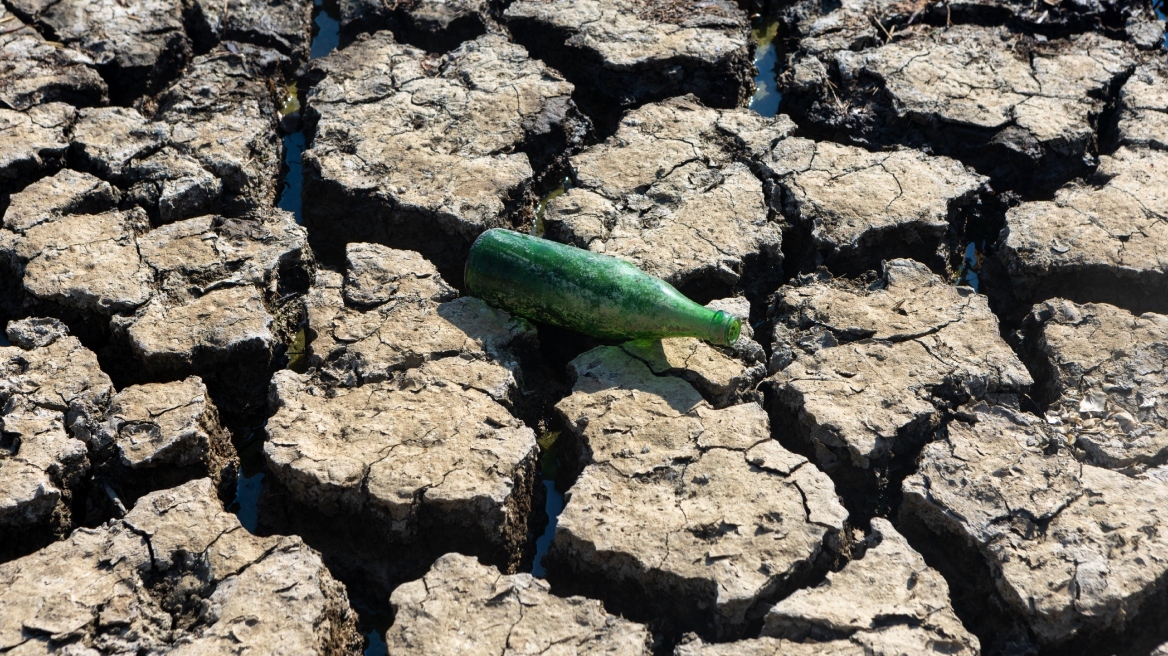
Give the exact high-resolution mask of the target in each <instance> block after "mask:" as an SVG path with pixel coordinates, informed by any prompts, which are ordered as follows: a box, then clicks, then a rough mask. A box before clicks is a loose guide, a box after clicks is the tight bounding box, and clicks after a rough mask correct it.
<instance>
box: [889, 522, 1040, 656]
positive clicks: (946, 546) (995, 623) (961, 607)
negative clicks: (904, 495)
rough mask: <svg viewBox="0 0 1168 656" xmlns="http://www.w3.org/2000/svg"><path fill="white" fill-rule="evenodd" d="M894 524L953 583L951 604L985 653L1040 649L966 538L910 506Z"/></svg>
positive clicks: (997, 655) (1002, 655)
mask: <svg viewBox="0 0 1168 656" xmlns="http://www.w3.org/2000/svg"><path fill="white" fill-rule="evenodd" d="M898 515H899V516H897V517H894V524H895V526H896V529H897V530H898V531H899V532H900V534H901V535H903V536H904V537H905V539H906V540H908V542H909V544H910V545H911V546H912V548H913V549H915V550H917V552H919V553H920V554H921V556H923V557H924V559H925V563H926V564H927V565H928V566H929V567H931V568H933V569H935V570H937V571H938V572H939V573H940V574H941V576H942V577H944V578H945V581H946V582H947V583H948V584H949V599H950V601H951V602H952V604H953V610H954V611H955V612H956V613H957V617H958V618H959V619H960V620H961V623H962V624H964V625H965V628H966V629H967V630H969V631H970V632H972V633H973V634H974V635H976V636H977V637H978V640H979V641H980V642H981V649H982V654H984V655H985V656H1015V655H1017V656H1022V655H1026V654H1035V653H1037V647H1036V645H1037V641H1036V639H1035V637H1034V635H1033V634H1032V633H1031V631H1030V629H1029V628H1028V627H1027V626H1026V625H1025V623H1024V622H1023V621H1022V620H1021V618H1020V617H1019V615H1018V613H1017V612H1015V611H1013V610H1012V609H1010V608H1009V607H1008V606H1007V605H1006V602H1005V601H1003V600H1002V598H1001V595H999V594H998V590H997V587H996V576H995V574H994V573H993V572H992V571H990V568H989V566H988V565H987V564H986V561H985V559H984V558H982V555H981V554H980V553H979V552H978V551H977V549H976V548H975V547H974V546H973V545H971V544H968V543H967V542H966V540H964V539H963V538H961V537H959V536H956V535H953V534H952V533H950V532H948V531H947V530H945V529H941V528H934V527H930V526H928V525H926V524H925V523H924V522H923V521H921V520H920V519H919V518H917V517H916V516H915V515H914V514H912V513H911V512H900V513H899V514H898Z"/></svg>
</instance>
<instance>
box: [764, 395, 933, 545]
mask: <svg viewBox="0 0 1168 656" xmlns="http://www.w3.org/2000/svg"><path fill="white" fill-rule="evenodd" d="M760 389H761V391H762V393H763V397H764V404H763V405H764V407H765V408H767V413H768V414H769V415H770V421H771V434H772V436H773V437H774V438H775V439H776V440H777V441H778V442H779V443H780V444H781V445H782V446H783V448H785V449H787V450H788V451H791V452H793V453H798V454H799V455H802V456H804V457H806V458H807V459H808V460H810V461H811V462H813V463H816V466H817V467H818V468H819V469H821V470H823V472H824V473H826V474H827V475H828V476H829V477H830V478H831V480H832V482H833V483H835V487H836V494H837V495H838V496H839V497H840V500H841V501H842V502H843V505H844V508H846V509H847V511H848V524H849V525H851V526H855V527H859V528H862V529H863V530H865V531H867V530H869V524H870V522H871V520H872V518H873V517H883V518H885V519H889V520H895V518H896V516H897V513H898V512H899V510H900V505H901V500H902V498H903V492H902V489H901V484H902V483H903V482H904V479H906V478H908V477H909V476H911V475H912V474H914V473H916V469H917V459H918V457H919V456H920V453H921V450H922V449H923V448H924V447H925V445H926V444H928V443H930V442H933V441H936V440H938V439H942V438H943V437H944V434H945V433H944V431H945V426H946V425H947V423H948V421H949V420H950V418H951V411H950V410H948V409H938V411H937V412H936V413H934V414H932V415H929V416H926V417H924V418H922V419H920V420H918V421H916V422H913V423H911V424H909V425H907V426H905V427H903V428H901V429H900V430H899V431H898V432H897V440H896V447H895V448H892V447H889V451H888V453H887V454H886V455H885V456H884V457H881V458H879V459H873V460H872V461H871V462H870V463H869V466H868V468H867V469H861V468H859V467H857V466H856V465H854V464H853V463H852V462H851V459H850V454H849V453H848V451H847V449H846V448H843V447H840V448H834V447H827V446H825V445H823V444H822V443H816V442H814V441H813V440H812V438H811V436H810V434H809V432H808V430H807V428H806V426H805V425H804V424H803V423H802V422H801V421H800V420H799V416H798V414H797V413H792V412H788V411H786V410H785V409H783V404H782V403H779V402H778V401H777V400H776V399H775V394H776V392H775V391H774V390H773V388H771V387H770V386H768V385H762V386H761V387H760Z"/></svg>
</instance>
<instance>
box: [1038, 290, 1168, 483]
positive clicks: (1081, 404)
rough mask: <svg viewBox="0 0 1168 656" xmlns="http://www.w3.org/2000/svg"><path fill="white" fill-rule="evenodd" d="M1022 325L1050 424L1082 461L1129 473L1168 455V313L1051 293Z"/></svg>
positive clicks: (1158, 461) (1039, 392)
mask: <svg viewBox="0 0 1168 656" xmlns="http://www.w3.org/2000/svg"><path fill="white" fill-rule="evenodd" d="M1024 330H1025V331H1026V333H1027V339H1026V342H1027V343H1026V344H1025V349H1026V352H1027V353H1026V355H1027V358H1028V360H1029V361H1030V367H1031V369H1032V370H1033V371H1035V372H1039V376H1040V377H1041V378H1040V387H1039V389H1038V390H1036V391H1037V392H1038V394H1036V396H1037V397H1038V398H1039V399H1041V400H1042V401H1043V402H1044V403H1046V404H1047V410H1046V420H1047V423H1049V424H1051V426H1052V427H1053V428H1052V430H1053V431H1055V432H1057V433H1059V434H1062V435H1065V436H1067V439H1068V440H1069V441H1072V443H1073V446H1074V448H1075V449H1076V450H1078V451H1079V452H1080V453H1081V456H1080V459H1081V460H1083V461H1084V462H1089V463H1091V464H1093V465H1096V466H1099V467H1105V468H1107V469H1118V470H1123V471H1126V472H1129V473H1138V472H1140V471H1143V470H1146V469H1147V468H1149V467H1155V466H1158V465H1162V464H1164V462H1165V461H1166V460H1168V368H1166V363H1168V316H1165V315H1161V314H1152V313H1150V312H1149V313H1147V314H1143V315H1140V316H1134V315H1132V314H1131V313H1129V312H1127V311H1125V310H1122V309H1120V308H1117V307H1114V306H1110V305H1104V304H1086V305H1076V304H1075V303H1071V302H1070V301H1066V300H1063V299H1053V300H1050V301H1046V302H1045V303H1042V304H1040V305H1037V306H1035V307H1034V310H1033V311H1032V312H1031V314H1030V316H1029V317H1027V320H1026V325H1025V328H1024Z"/></svg>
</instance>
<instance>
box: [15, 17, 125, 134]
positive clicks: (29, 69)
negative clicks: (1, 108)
mask: <svg viewBox="0 0 1168 656" xmlns="http://www.w3.org/2000/svg"><path fill="white" fill-rule="evenodd" d="M0 25H3V28H0V30H2V33H0V103H3V104H4V105H5V106H7V107H8V108H10V109H15V110H18V111H24V110H26V109H28V108H29V107H33V106H35V105H40V104H43V103H48V102H57V101H60V102H66V103H69V104H71V105H74V106H84V105H101V104H104V103H106V102H108V100H109V90H108V88H107V87H106V84H105V81H104V80H102V79H101V75H99V74H98V72H97V69H96V68H95V62H94V61H93V59H91V58H90V57H89V56H88V55H86V54H84V53H81V52H79V51H77V50H74V49H72V48H68V47H65V46H63V45H60V44H53V43H48V42H47V41H45V39H44V37H42V36H41V35H40V34H39V33H37V31H36V30H35V29H33V27H32V26H31V25H27V24H25V23H24V22H23V21H21V20H20V18H18V17H17V16H16V15H14V14H13V13H12V12H10V11H9V10H8V8H7V7H0Z"/></svg>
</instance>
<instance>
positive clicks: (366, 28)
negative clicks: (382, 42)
mask: <svg viewBox="0 0 1168 656" xmlns="http://www.w3.org/2000/svg"><path fill="white" fill-rule="evenodd" d="M333 1H334V2H335V0H333ZM485 4H486V5H487V7H486V12H485V13H480V12H478V11H468V12H465V13H463V14H461V15H458V16H455V17H453V18H450V17H442V18H438V19H435V18H434V17H426V16H418V15H415V10H416V9H417V6H416V5H417V3H416V2H414V1H413V0H398V1H396V2H371V1H369V0H363V1H362V0H357V1H354V2H350V3H349V7H350V11H351V12H352V15H351V16H349V17H348V18H347V22H346V23H345V24H344V25H343V26H342V27H341V32H340V37H341V46H342V47H344V46H347V45H349V44H350V43H353V41H355V40H357V38H358V37H359V36H361V35H362V34H370V33H373V32H379V31H381V30H389V31H391V32H393V37H394V39H395V40H397V42H398V43H405V44H409V45H412V46H415V47H418V48H421V49H422V50H425V51H426V52H431V53H438V54H441V53H446V52H449V51H451V50H454V49H455V48H457V47H458V46H459V45H461V44H462V43H464V42H466V41H471V40H473V39H476V38H478V37H480V36H482V35H484V34H487V33H488V32H496V33H497V32H500V31H501V29H500V27H499V25H497V23H498V22H499V19H500V18H501V17H502V15H503V10H504V9H506V7H507V5H508V4H510V0H490V1H489V2H488V3H485Z"/></svg>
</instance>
